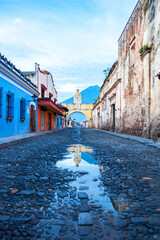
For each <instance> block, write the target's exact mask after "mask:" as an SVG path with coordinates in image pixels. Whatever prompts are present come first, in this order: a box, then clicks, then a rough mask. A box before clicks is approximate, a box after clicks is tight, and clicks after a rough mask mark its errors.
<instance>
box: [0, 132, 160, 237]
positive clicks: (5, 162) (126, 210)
mask: <svg viewBox="0 0 160 240" xmlns="http://www.w3.org/2000/svg"><path fill="white" fill-rule="evenodd" d="M159 168H160V150H158V149H156V148H153V147H150V146H146V145H144V144H141V143H138V142H136V141H132V140H128V139H122V138H119V137H118V136H112V135H109V134H106V133H104V132H100V131H96V130H93V129H81V128H75V129H71V128H70V129H64V130H63V131H60V132H55V133H53V134H51V135H46V136H42V137H39V138H36V139H31V140H28V141H26V142H22V143H19V144H17V145H14V146H10V147H8V148H6V149H2V150H0V177H1V181H0V202H1V205H0V239H3V240H5V239H57V240H58V239H59V240H60V239H63V240H71V239H82V240H83V239H84V240H85V239H87V240H90V239H93V240H96V239H110V240H114V239H115V240H116V239H127V240H128V239H138V240H141V239H142V240H143V239H148V240H150V239H160V171H159Z"/></svg>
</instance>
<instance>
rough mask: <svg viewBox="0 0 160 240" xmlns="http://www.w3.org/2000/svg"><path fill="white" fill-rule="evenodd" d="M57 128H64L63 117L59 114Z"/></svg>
mask: <svg viewBox="0 0 160 240" xmlns="http://www.w3.org/2000/svg"><path fill="white" fill-rule="evenodd" d="M57 129H62V117H61V116H59V115H57Z"/></svg>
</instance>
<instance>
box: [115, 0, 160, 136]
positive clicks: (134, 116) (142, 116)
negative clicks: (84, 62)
mask: <svg viewBox="0 0 160 240" xmlns="http://www.w3.org/2000/svg"><path fill="white" fill-rule="evenodd" d="M146 5H147V7H146ZM159 11H160V7H159V3H158V0H157V1H156V0H152V1H145V2H144V1H139V5H137V8H136V9H135V11H134V13H133V16H132V17H131V21H129V23H128V25H127V26H126V28H125V30H124V32H123V34H122V35H121V38H120V39H119V58H118V62H119V69H118V71H119V76H121V78H122V90H121V94H122V108H121V114H122V120H123V121H122V125H121V130H120V131H121V132H124V133H129V134H134V135H137V136H143V137H150V136H151V137H152V136H153V132H154V131H158V129H157V127H158V124H159V123H158V122H159V117H158V115H159V110H158V109H159V102H160V101H159V100H160V98H159V96H160V92H159V89H160V88H159V80H158V78H156V77H155V75H156V73H158V72H159V70H158V69H160V57H159V41H160V40H159V39H160V35H159V28H158V27H157V26H159V25H160V23H159V19H160V18H159V17H158V16H159V14H160V12H159ZM144 45H146V50H145V51H144V52H143V54H141V55H140V53H139V50H140V48H141V47H142V46H144ZM147 47H148V48H147ZM150 48H151V49H150Z"/></svg>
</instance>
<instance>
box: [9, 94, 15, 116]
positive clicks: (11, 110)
mask: <svg viewBox="0 0 160 240" xmlns="http://www.w3.org/2000/svg"><path fill="white" fill-rule="evenodd" d="M13 118H14V93H12V92H8V93H7V119H13Z"/></svg>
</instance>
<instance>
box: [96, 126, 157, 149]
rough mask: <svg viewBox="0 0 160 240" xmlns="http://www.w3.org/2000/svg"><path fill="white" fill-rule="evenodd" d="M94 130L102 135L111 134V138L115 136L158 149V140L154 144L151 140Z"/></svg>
mask: <svg viewBox="0 0 160 240" xmlns="http://www.w3.org/2000/svg"><path fill="white" fill-rule="evenodd" d="M95 130H97V131H101V132H104V133H107V134H111V135H113V136H117V137H120V138H125V139H128V140H132V141H136V142H140V143H143V144H145V145H148V146H150V147H156V148H159V149H160V140H158V141H157V142H155V141H153V140H152V139H148V138H141V137H136V136H132V135H127V134H121V133H116V132H109V131H106V130H101V129H95Z"/></svg>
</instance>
